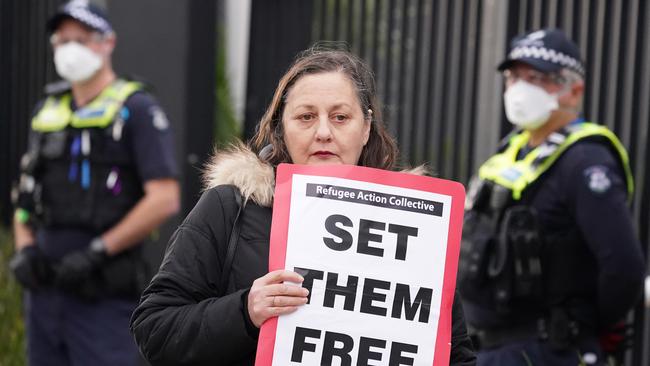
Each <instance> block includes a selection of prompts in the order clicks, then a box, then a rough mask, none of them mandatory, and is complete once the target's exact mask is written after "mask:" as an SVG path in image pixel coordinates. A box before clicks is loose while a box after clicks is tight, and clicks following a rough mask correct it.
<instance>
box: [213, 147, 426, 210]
mask: <svg viewBox="0 0 650 366" xmlns="http://www.w3.org/2000/svg"><path fill="white" fill-rule="evenodd" d="M402 172H403V173H409V174H415V175H426V174H428V169H427V168H426V166H424V165H420V166H417V167H415V168H412V169H406V170H402ZM203 182H204V187H205V189H210V188H214V187H216V186H219V185H224V184H227V185H234V186H235V187H237V188H239V191H240V192H241V194H242V196H243V197H244V200H247V201H248V200H251V201H253V202H254V203H256V204H258V205H260V206H264V207H271V205H273V193H274V190H275V172H274V171H273V167H272V166H271V165H270V164H268V163H266V162H263V161H262V160H260V159H259V158H258V157H257V155H256V154H255V153H254V152H253V151H251V150H250V148H248V147H247V146H245V145H244V144H241V143H240V144H237V145H233V146H232V147H231V148H229V149H227V150H225V151H220V152H218V153H215V154H214V156H213V157H212V158H211V159H210V161H209V162H208V163H207V164H206V166H205V171H204V175H203Z"/></svg>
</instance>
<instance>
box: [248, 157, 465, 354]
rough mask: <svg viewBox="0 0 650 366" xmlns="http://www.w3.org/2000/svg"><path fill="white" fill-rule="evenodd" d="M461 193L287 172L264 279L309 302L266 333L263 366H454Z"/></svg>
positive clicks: (392, 178)
mask: <svg viewBox="0 0 650 366" xmlns="http://www.w3.org/2000/svg"><path fill="white" fill-rule="evenodd" d="M464 196H465V193H464V188H463V186H462V185H461V184H459V183H456V182H452V181H448V180H442V179H435V178H430V177H424V176H417V175H411V174H405V173H396V172H389V171H384V170H379V169H372V168H365V167H358V166H345V165H342V166H326V167H314V166H302V165H291V164H281V165H280V166H279V167H278V169H277V177H276V191H275V201H274V206H273V225H272V229H271V243H270V255H269V270H270V271H273V270H276V269H289V270H293V271H295V272H298V273H300V274H301V275H302V276H303V277H304V278H305V281H304V282H303V284H302V286H303V287H305V288H307V289H308V290H309V291H310V294H309V301H308V303H307V304H306V305H304V306H301V307H300V308H299V309H298V310H297V311H296V312H294V313H292V314H288V315H284V316H281V317H279V318H271V319H269V320H268V321H267V322H265V323H264V325H263V326H262V329H261V332H260V337H259V343H258V351H257V359H256V366H267V365H283V366H284V365H391V366H393V365H394V366H397V365H427V366H429V365H434V366H441V365H448V364H449V352H450V337H451V308H452V303H453V296H454V289H455V281H456V269H457V263H458V251H459V245H460V235H461V226H462V216H463V203H464V199H465V197H464Z"/></svg>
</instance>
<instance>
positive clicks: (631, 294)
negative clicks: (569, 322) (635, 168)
mask: <svg viewBox="0 0 650 366" xmlns="http://www.w3.org/2000/svg"><path fill="white" fill-rule="evenodd" d="M537 183H538V184H536V185H533V187H531V188H530V189H531V191H528V192H527V191H525V192H524V194H523V197H522V199H523V200H525V201H527V202H530V204H531V205H532V206H533V207H534V208H535V209H536V210H537V212H538V214H539V219H540V224H541V227H542V230H543V232H544V235H545V239H546V240H545V242H546V246H545V251H544V253H545V258H542V261H543V262H542V263H544V266H545V268H544V273H545V274H546V275H545V281H546V284H545V287H546V290H547V291H548V293H547V300H548V301H549V302H551V303H552V302H555V301H562V300H566V299H565V298H564V297H565V296H566V292H568V293H570V294H571V295H569V296H570V297H571V298H570V299H568V301H569V307H570V308H573V310H574V311H572V313H573V314H572V315H573V316H574V317H576V318H578V320H581V321H582V323H583V324H589V325H591V326H593V327H595V328H599V327H602V326H604V325H609V324H611V323H612V322H615V321H619V320H621V319H622V318H623V317H624V316H625V314H626V312H627V311H628V309H630V308H631V307H632V306H633V304H634V302H635V301H636V300H637V299H638V296H639V295H640V286H638V285H639V284H638V283H637V282H638V279H639V278H642V277H643V276H642V275H640V274H642V273H644V271H645V266H644V263H643V254H642V252H641V245H640V243H639V241H638V239H637V237H636V235H635V233H636V231H635V228H634V225H633V219H632V217H631V213H630V210H629V207H628V192H627V186H626V181H625V175H624V173H623V170H622V168H621V166H620V163H619V161H618V160H617V158H616V157H615V156H614V155H613V151H612V150H610V148H609V147H607V146H606V145H604V144H601V143H596V142H589V141H581V142H578V143H576V144H575V145H574V146H572V147H571V148H569V149H568V150H567V151H566V152H565V153H564V154H563V155H562V156H561V157H560V158H559V159H558V161H557V162H556V163H555V164H554V165H553V166H552V167H551V168H550V169H549V170H548V171H547V172H546V173H545V174H544V176H543V177H541V178H540V179H539V181H538V182H537ZM531 194H532V199H531V197H530V195H531ZM560 239H568V241H569V242H570V244H569V245H566V243H567V241H566V240H560ZM561 242H563V243H564V244H565V245H562V244H559V243H561ZM593 294H597V298H595V299H594V298H593ZM594 300H595V303H594V302H593V301H594ZM594 319H598V324H593V322H594ZM504 320H505V319H504Z"/></svg>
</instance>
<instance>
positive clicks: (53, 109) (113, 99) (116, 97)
mask: <svg viewBox="0 0 650 366" xmlns="http://www.w3.org/2000/svg"><path fill="white" fill-rule="evenodd" d="M141 89H142V85H141V84H140V83H137V82H132V81H126V80H122V79H118V80H116V81H115V82H114V83H113V84H111V85H110V86H108V87H107V88H105V89H104V90H103V91H102V92H101V94H99V96H97V98H95V99H94V100H93V101H92V102H91V103H89V104H88V105H86V106H83V107H81V108H79V109H77V110H76V111H72V109H71V108H70V101H71V98H72V96H71V94H70V93H69V92H68V93H65V94H62V95H52V96H50V97H48V98H47V99H46V100H45V103H44V104H43V107H42V108H41V109H40V110H39V111H38V113H37V114H36V116H35V117H34V118H33V119H32V129H33V130H34V131H38V132H54V131H60V130H63V129H65V128H66V127H68V126H70V127H73V128H92V127H96V128H106V127H108V126H109V125H110V124H111V123H112V122H113V120H114V118H115V115H116V114H117V113H118V112H119V110H120V107H121V106H122V104H123V103H124V101H125V100H126V99H127V98H128V97H129V96H130V95H131V94H133V93H135V92H136V91H138V90H141Z"/></svg>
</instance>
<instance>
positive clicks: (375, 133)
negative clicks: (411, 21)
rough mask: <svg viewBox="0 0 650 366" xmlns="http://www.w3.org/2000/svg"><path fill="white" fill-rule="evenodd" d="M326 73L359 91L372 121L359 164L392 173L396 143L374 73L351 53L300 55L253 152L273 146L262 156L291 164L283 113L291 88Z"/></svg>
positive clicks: (284, 80) (316, 50) (279, 90)
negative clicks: (347, 81) (386, 121)
mask: <svg viewBox="0 0 650 366" xmlns="http://www.w3.org/2000/svg"><path fill="white" fill-rule="evenodd" d="M326 72H341V73H343V74H344V75H345V76H347V77H348V78H349V79H350V81H351V82H352V84H353V85H354V87H355V89H356V93H357V96H358V98H359V105H360V106H361V110H362V111H363V115H364V117H365V118H366V119H368V120H369V121H370V137H369V139H368V143H366V146H364V147H363V149H362V151H361V156H360V157H359V162H358V164H359V165H362V166H367V167H372V168H380V169H387V170H393V169H394V168H395V164H396V162H397V154H398V152H397V144H396V143H395V140H394V139H393V137H392V136H391V135H390V134H389V133H388V131H387V129H386V126H385V125H384V121H383V120H382V113H381V109H382V106H381V105H380V104H379V102H378V100H377V95H376V89H375V80H374V77H373V75H372V72H371V71H370V69H369V68H368V66H367V65H366V64H365V63H364V62H363V61H361V59H359V58H358V57H356V56H354V55H353V54H351V53H350V52H347V51H341V50H332V49H322V48H319V47H314V48H311V49H308V50H306V51H303V52H302V53H301V54H299V55H298V57H297V59H296V60H295V61H294V63H293V64H292V65H291V67H290V68H289V71H287V72H286V73H285V74H284V76H283V77H282V79H280V82H279V83H278V87H277V88H276V89H275V94H274V95H273V100H272V101H271V104H270V105H269V106H268V108H267V109H266V112H265V113H264V116H262V119H261V121H260V123H259V125H258V128H257V132H256V133H255V136H253V138H252V139H251V142H250V144H251V148H252V149H253V151H255V152H256V153H258V154H259V153H260V151H261V150H262V149H263V148H264V147H265V146H267V145H269V144H270V145H271V146H272V148H271V149H270V150H271V151H270V152H267V151H265V152H264V153H263V155H264V157H263V158H264V159H265V160H267V161H268V162H269V163H271V164H272V165H273V166H276V165H278V164H280V163H289V162H291V157H290V156H289V152H288V150H287V146H286V144H285V143H284V131H283V127H282V113H283V111H284V106H285V104H286V99H287V95H288V93H289V91H290V90H291V87H292V86H293V85H294V84H295V83H296V82H297V81H298V80H299V79H300V78H302V77H303V76H305V75H312V74H320V73H326ZM369 110H370V111H372V112H369ZM267 150H268V149H267Z"/></svg>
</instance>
